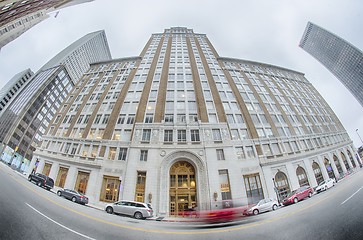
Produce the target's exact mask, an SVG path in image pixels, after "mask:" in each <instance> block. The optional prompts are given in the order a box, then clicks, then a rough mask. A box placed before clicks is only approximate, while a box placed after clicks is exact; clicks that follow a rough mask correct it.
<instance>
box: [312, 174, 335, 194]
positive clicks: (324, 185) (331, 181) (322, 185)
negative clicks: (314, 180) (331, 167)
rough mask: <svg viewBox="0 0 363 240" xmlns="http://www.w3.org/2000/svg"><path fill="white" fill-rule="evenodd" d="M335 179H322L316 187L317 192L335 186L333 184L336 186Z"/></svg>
mask: <svg viewBox="0 0 363 240" xmlns="http://www.w3.org/2000/svg"><path fill="white" fill-rule="evenodd" d="M335 183H336V182H335V179H333V178H329V179H327V180H325V181H322V182H321V183H320V184H319V185H318V186H317V187H316V189H315V191H316V192H317V193H319V192H322V191H325V190H327V189H329V188H331V187H333V186H335Z"/></svg>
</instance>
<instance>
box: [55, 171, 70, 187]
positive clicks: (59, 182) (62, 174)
mask: <svg viewBox="0 0 363 240" xmlns="http://www.w3.org/2000/svg"><path fill="white" fill-rule="evenodd" d="M67 174H68V168H65V167H60V168H59V171H58V175H57V179H56V181H55V185H56V186H57V187H61V188H64V183H65V182H66V178H67Z"/></svg>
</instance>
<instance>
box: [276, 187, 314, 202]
mask: <svg viewBox="0 0 363 240" xmlns="http://www.w3.org/2000/svg"><path fill="white" fill-rule="evenodd" d="M313 192H314V190H313V189H312V188H311V187H310V186H303V187H300V188H298V189H296V190H294V191H292V192H291V193H290V195H288V196H287V197H286V198H285V199H284V200H282V204H283V205H285V206H286V205H289V204H293V203H297V202H298V201H300V200H303V199H304V198H307V197H309V198H310V197H311V196H313Z"/></svg>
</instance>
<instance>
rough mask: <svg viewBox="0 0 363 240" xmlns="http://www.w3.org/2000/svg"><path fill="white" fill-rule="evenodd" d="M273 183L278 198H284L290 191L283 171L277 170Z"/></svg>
mask: <svg viewBox="0 0 363 240" xmlns="http://www.w3.org/2000/svg"><path fill="white" fill-rule="evenodd" d="M275 184H276V188H277V193H278V195H279V197H280V199H281V200H282V199H284V198H285V197H286V196H287V195H289V193H290V187H289V181H288V180H287V177H286V175H285V173H283V172H280V171H278V172H277V173H276V175H275Z"/></svg>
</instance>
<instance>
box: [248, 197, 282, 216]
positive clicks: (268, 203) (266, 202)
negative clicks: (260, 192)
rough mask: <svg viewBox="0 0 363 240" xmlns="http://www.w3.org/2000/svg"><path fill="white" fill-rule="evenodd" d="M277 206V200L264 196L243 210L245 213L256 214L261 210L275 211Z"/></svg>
mask: <svg viewBox="0 0 363 240" xmlns="http://www.w3.org/2000/svg"><path fill="white" fill-rule="evenodd" d="M278 206H279V203H278V201H276V200H275V199H273V198H265V199H262V200H260V201H259V202H258V203H257V204H255V205H252V206H251V207H250V208H248V209H247V210H246V212H245V214H246V215H257V214H259V213H262V212H267V211H271V210H272V211H275V210H276V209H277V207H278Z"/></svg>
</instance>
